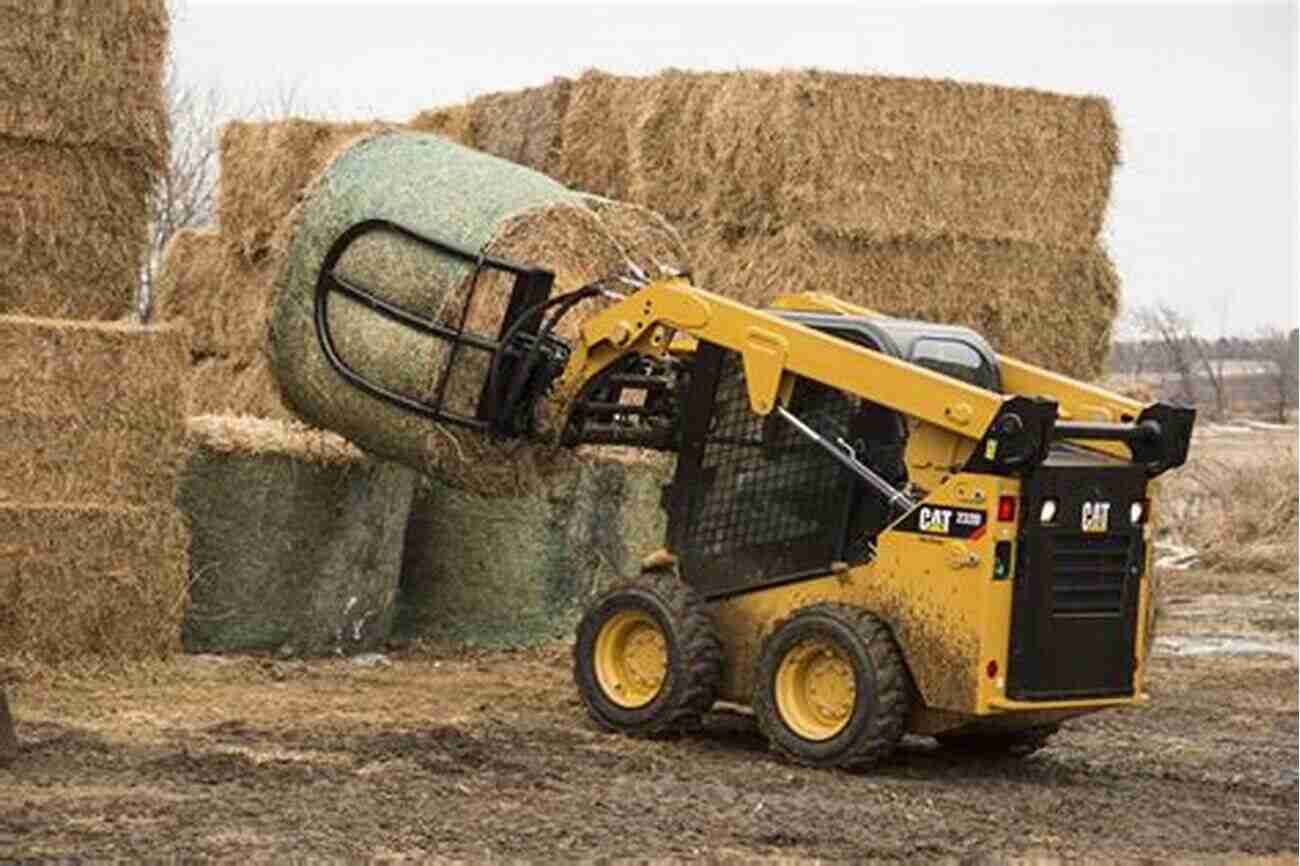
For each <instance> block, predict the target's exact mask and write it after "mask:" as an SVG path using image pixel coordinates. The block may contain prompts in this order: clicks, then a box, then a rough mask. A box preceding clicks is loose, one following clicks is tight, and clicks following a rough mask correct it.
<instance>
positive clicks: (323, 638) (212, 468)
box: [179, 416, 417, 654]
mask: <svg viewBox="0 0 1300 866" xmlns="http://www.w3.org/2000/svg"><path fill="white" fill-rule="evenodd" d="M189 435H190V452H189V457H188V463H187V465H186V467H185V471H184V474H183V477H182V481H181V487H180V494H179V502H180V506H181V510H182V511H183V513H184V514H185V516H186V518H187V520H188V521H189V524H190V527H191V532H192V537H193V541H192V546H191V560H192V570H193V582H192V585H191V590H190V595H191V605H190V608H189V610H188V611H187V612H186V615H185V624H184V642H185V647H186V649H187V650H189V651H191V652H212V651H221V652H236V651H248V650H274V649H284V648H286V647H287V648H289V649H291V650H292V651H293V652H294V653H297V654H324V653H334V652H354V651H362V650H367V649H374V648H376V647H378V646H380V645H381V644H382V642H383V640H384V639H385V638H386V637H387V636H388V634H389V629H390V626H391V623H392V617H393V610H394V607H393V603H394V598H395V596H396V592H397V581H398V576H399V571H400V565H401V551H402V533H403V531H404V528H405V525H406V518H407V514H408V512H409V511H410V505H411V496H412V492H413V490H414V487H415V482H416V477H417V476H416V474H415V473H414V472H411V471H410V470H408V469H404V468H402V467H400V466H395V465H392V464H387V463H379V462H377V461H375V460H372V459H370V458H368V457H366V456H365V455H363V454H361V452H359V451H357V450H356V449H355V448H353V447H352V446H350V445H348V444H347V443H346V442H344V441H343V440H342V439H341V438H339V437H338V436H335V435H333V434H329V433H322V432H320V431H314V430H309V429H308V428H306V427H304V426H303V425H301V424H285V423H280V422H275V421H268V420H260V419H254V418H223V417H216V416H202V417H197V418H192V419H190V422H189Z"/></svg>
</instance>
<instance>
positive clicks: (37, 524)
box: [0, 502, 189, 665]
mask: <svg viewBox="0 0 1300 866" xmlns="http://www.w3.org/2000/svg"><path fill="white" fill-rule="evenodd" d="M186 557H187V544H186V533H185V525H184V523H183V522H182V521H181V519H180V518H179V515H178V514H177V512H176V510H175V508H174V507H173V506H172V505H171V503H170V502H169V503H168V504H166V505H164V506H159V507H151V508H128V507H110V506H95V505H81V504H42V505H14V504H0V659H5V660H7V661H11V662H18V663H20V664H21V663H23V662H32V663H36V664H40V665H62V664H68V663H77V662H82V661H91V660H93V661H97V662H114V661H127V660H136V659H145V658H162V657H166V656H167V655H169V654H170V653H172V652H174V651H175V650H177V649H178V648H179V645H180V622H181V614H182V611H184V609H185V598H186V585H187V581H188V571H189V570H188V567H187V558H186Z"/></svg>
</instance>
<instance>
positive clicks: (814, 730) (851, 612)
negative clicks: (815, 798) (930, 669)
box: [754, 603, 911, 768]
mask: <svg viewBox="0 0 1300 866" xmlns="http://www.w3.org/2000/svg"><path fill="white" fill-rule="evenodd" d="M909 685H910V680H909V678H908V672H907V667H906V665H905V663H904V661H903V654H902V651H901V650H900V649H899V647H898V644H897V642H896V641H895V640H894V636H893V634H892V633H891V632H890V630H889V627H888V626H886V625H885V623H884V622H882V621H881V620H880V619H879V618H878V617H876V616H875V615H873V614H871V613H869V612H867V611H865V610H861V609H859V608H855V607H851V606H849V605H844V604H830V603H827V604H816V605H812V606H810V607H807V608H804V609H803V610H800V611H798V612H796V613H795V615H794V616H792V617H791V618H790V619H788V620H786V621H785V622H784V623H782V624H781V625H779V626H777V628H776V630H775V631H774V632H773V633H772V634H771V635H770V636H769V637H768V639H767V641H766V642H765V643H764V644H763V653H762V656H761V658H760V660H759V667H758V686H757V688H756V691H757V694H756V695H755V700H754V713H755V716H756V718H757V720H758V724H759V727H760V728H761V729H762V731H763V733H764V734H766V735H767V738H768V740H769V742H771V744H772V746H773V747H774V748H775V749H776V750H777V751H779V752H781V753H782V754H784V755H786V756H787V757H789V758H791V759H793V760H795V761H797V762H799V763H801V764H808V765H811V766H817V767H857V768H866V767H870V766H873V765H875V764H878V763H880V762H881V761H883V760H885V759H886V758H888V757H889V755H890V754H892V753H893V751H894V748H895V747H896V746H897V745H898V741H899V740H900V739H901V738H902V736H903V729H904V726H905V724H906V722H907V717H908V714H909V713H910V711H911V689H910V688H909Z"/></svg>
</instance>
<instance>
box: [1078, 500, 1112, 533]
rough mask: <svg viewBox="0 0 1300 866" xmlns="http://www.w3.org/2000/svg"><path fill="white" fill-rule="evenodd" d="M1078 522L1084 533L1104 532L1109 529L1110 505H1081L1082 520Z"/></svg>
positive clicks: (1105, 503) (1097, 503) (1099, 503)
mask: <svg viewBox="0 0 1300 866" xmlns="http://www.w3.org/2000/svg"><path fill="white" fill-rule="evenodd" d="M1079 522H1080V524H1081V525H1082V527H1083V531H1084V532H1105V531H1106V530H1108V529H1110V503H1109V502H1085V503H1083V518H1082V520H1080V521H1079Z"/></svg>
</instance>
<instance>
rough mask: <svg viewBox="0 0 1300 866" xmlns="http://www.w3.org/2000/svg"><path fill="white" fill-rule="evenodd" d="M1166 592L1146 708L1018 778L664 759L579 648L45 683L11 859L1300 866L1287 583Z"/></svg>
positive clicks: (930, 765)
mask: <svg viewBox="0 0 1300 866" xmlns="http://www.w3.org/2000/svg"><path fill="white" fill-rule="evenodd" d="M1165 587H1166V594H1167V598H1168V602H1169V603H1168V607H1167V609H1168V611H1169V614H1168V616H1167V617H1166V619H1165V621H1164V628H1163V632H1162V634H1163V640H1162V642H1161V643H1160V644H1159V645H1158V647H1157V652H1156V655H1155V657H1154V658H1153V661H1152V674H1151V681H1150V684H1149V691H1150V693H1151V697H1152V701H1151V704H1150V706H1149V707H1148V708H1145V709H1142V710H1135V711H1116V712H1110V713H1102V714H1098V715H1094V716H1090V717H1087V718H1084V719H1079V720H1075V721H1073V722H1071V723H1069V724H1068V725H1067V727H1066V728H1065V730H1063V731H1062V733H1061V734H1059V735H1058V737H1057V738H1056V739H1054V740H1053V741H1052V744H1051V745H1050V746H1049V748H1047V749H1046V750H1044V751H1043V752H1040V753H1039V754H1037V755H1035V756H1033V757H1031V758H1028V759H1023V760H1016V759H991V758H976V757H971V756H961V755H954V754H952V753H949V752H944V751H940V750H938V748H937V747H936V746H935V744H934V743H933V742H932V741H930V740H928V739H923V738H909V739H907V740H906V741H905V742H904V745H903V748H902V749H901V751H900V752H899V754H898V755H897V756H896V757H895V759H894V760H893V761H892V762H891V763H889V764H888V765H887V766H884V767H882V768H879V769H877V770H876V771H874V772H872V773H869V774H863V775H855V774H850V773H845V772H835V771H818V770H810V769H804V768H800V767H796V766H791V765H789V764H786V763H784V762H782V761H781V760H780V759H779V758H777V757H776V756H775V755H773V754H771V753H769V752H768V751H767V749H766V748H765V745H764V743H763V741H762V740H761V739H760V738H759V737H758V735H757V734H756V732H755V729H754V726H753V724H752V721H751V719H750V718H749V717H748V716H746V715H744V714H743V713H740V712H737V711H721V712H717V713H714V714H713V715H711V716H710V717H709V718H708V719H707V723H706V725H705V727H704V730H703V731H701V732H700V733H698V734H693V735H689V736H684V737H682V738H679V739H675V740H670V741H650V742H647V741H637V740H631V739H625V738H621V737H615V736H609V735H605V734H602V733H599V732H598V731H597V730H596V729H594V728H593V727H592V726H591V725H590V724H589V723H588V722H587V721H586V718H585V716H584V713H583V710H582V708H581V706H580V705H579V704H578V701H577V698H576V696H575V694H574V691H573V688H572V687H571V685H570V680H569V655H568V654H569V648H568V647H567V646H566V645H564V644H555V645H551V646H546V647H542V648H540V649H535V650H528V651H517V652H512V653H492V654H476V653H465V652H460V653H455V652H450V651H446V652H439V651H438V650H436V649H431V648H428V647H408V648H406V649H403V650H398V651H394V652H392V653H390V654H388V655H387V656H386V657H375V658H369V659H366V658H363V659H360V660H347V659H328V660H320V661H314V662H301V661H279V660H274V659H261V658H218V657H211V656H207V657H205V656H189V657H183V658H180V659H178V660H176V661H175V662H172V663H169V664H167V665H164V666H160V667H155V668H151V669H148V670H143V671H136V672H134V673H132V674H131V675H129V676H120V677H115V678H113V679H111V680H109V681H102V680H101V681H87V680H65V681H61V682H56V683H50V684H45V685H36V684H30V683H29V684H27V685H24V686H21V687H19V688H17V689H16V690H15V691H12V692H11V702H12V703H13V709H14V712H15V715H16V716H17V718H18V733H19V737H20V740H21V742H22V753H21V755H20V757H19V758H18V760H17V762H16V763H14V764H12V765H11V766H9V767H8V768H7V769H0V861H6V860H16V861H19V862H22V861H27V860H35V859H40V858H65V859H66V858H76V859H101V858H129V859H139V858H144V857H149V858H151V859H159V858H164V857H166V858H168V859H175V858H181V857H184V858H186V859H202V858H214V859H215V858H221V859H239V860H242V861H246V862H257V861H272V860H276V861H278V860H283V859H285V858H288V857H295V858H306V857H310V858H343V857H346V858H349V859H357V858H362V857H364V858H368V859H393V860H396V859H402V858H413V859H414V858H419V859H426V860H428V859H434V860H442V861H445V860H470V861H483V860H506V859H510V860H514V859H520V858H527V859H535V860H547V861H551V860H560V859H564V860H571V859H597V858H598V859H609V858H619V857H635V858H638V859H640V860H642V861H646V860H649V861H652V862H672V861H674V860H699V859H710V860H713V861H725V862H737V863H740V862H759V861H765V860H768V859H778V860H781V861H782V862H801V861H807V860H813V859H827V860H840V859H845V860H853V861H858V862H861V861H866V860H925V861H929V862H952V863H987V864H996V863H1025V864H1028V863H1034V864H1046V863H1052V862H1059V861H1060V860H1070V861H1072V862H1079V861H1082V862H1089V863H1110V862H1120V861H1126V860H1131V861H1138V860H1140V861H1143V862H1148V863H1150V862H1159V863H1164V862H1197V863H1201V862H1214V863H1243V862H1249V863H1257V862H1263V863H1294V862H1295V861H1296V856H1295V855H1296V851H1297V736H1298V732H1297V695H1296V684H1297V669H1296V655H1295V646H1296V639H1297V635H1296V577H1295V574H1294V573H1292V574H1287V575H1239V576H1232V577H1227V576H1223V575H1211V574H1207V573H1203V572H1195V571H1191V572H1178V573H1171V574H1168V575H1166V576H1165ZM1225 637H1236V638H1249V639H1250V640H1252V641H1253V643H1251V644H1250V645H1249V649H1248V651H1247V652H1244V653H1239V654H1230V650H1231V649H1232V647H1231V646H1228V645H1225V644H1223V642H1222V640H1221V639H1222V638H1225ZM1216 638H1217V639H1220V642H1219V643H1215V639H1216Z"/></svg>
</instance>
